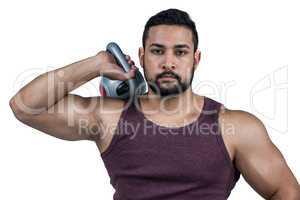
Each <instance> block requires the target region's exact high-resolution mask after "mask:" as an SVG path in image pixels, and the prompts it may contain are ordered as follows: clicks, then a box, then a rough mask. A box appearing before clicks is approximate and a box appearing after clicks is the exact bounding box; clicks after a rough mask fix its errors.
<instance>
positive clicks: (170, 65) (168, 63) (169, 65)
mask: <svg viewBox="0 0 300 200" xmlns="http://www.w3.org/2000/svg"><path fill="white" fill-rule="evenodd" d="M173 61H174V58H173V55H172V54H171V53H166V54H165V59H164V62H163V64H162V69H163V70H175V68H176V67H175V64H174V62H173Z"/></svg>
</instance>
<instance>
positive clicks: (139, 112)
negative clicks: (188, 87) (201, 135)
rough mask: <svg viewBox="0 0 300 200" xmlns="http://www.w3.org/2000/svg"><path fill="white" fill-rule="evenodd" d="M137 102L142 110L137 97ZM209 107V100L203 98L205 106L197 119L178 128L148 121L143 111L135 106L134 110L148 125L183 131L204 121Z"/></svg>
mask: <svg viewBox="0 0 300 200" xmlns="http://www.w3.org/2000/svg"><path fill="white" fill-rule="evenodd" d="M137 102H138V106H139V107H140V108H141V102H140V99H139V97H137ZM207 106H208V99H207V97H206V96H203V106H202V109H201V112H200V113H199V114H198V116H197V118H196V119H195V120H194V121H192V122H190V123H188V124H186V125H184V126H177V127H167V126H164V125H160V124H157V123H156V122H154V121H152V120H150V119H148V118H147V117H146V116H145V115H144V113H143V112H142V111H140V110H139V109H137V108H136V106H135V105H134V108H135V110H136V111H137V113H138V114H139V115H140V116H141V118H142V119H143V120H146V122H147V123H149V124H150V125H153V126H154V127H157V128H161V129H170V130H181V129H184V128H188V127H190V126H192V125H194V124H195V123H197V122H200V121H202V120H203V118H204V116H205V115H204V113H205V111H206V109H207Z"/></svg>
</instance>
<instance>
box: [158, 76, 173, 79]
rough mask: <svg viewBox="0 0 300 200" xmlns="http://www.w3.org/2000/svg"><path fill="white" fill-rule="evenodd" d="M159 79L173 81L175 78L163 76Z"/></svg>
mask: <svg viewBox="0 0 300 200" xmlns="http://www.w3.org/2000/svg"><path fill="white" fill-rule="evenodd" d="M161 79H175V78H174V77H172V76H163V77H161Z"/></svg>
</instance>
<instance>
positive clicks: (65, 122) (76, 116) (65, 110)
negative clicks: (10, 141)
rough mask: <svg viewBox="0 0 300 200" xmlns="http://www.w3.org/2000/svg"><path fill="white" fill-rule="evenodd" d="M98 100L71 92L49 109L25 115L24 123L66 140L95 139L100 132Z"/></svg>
mask: <svg viewBox="0 0 300 200" xmlns="http://www.w3.org/2000/svg"><path fill="white" fill-rule="evenodd" d="M95 101H97V100H95V99H92V97H89V98H84V97H81V96H78V95H72V94H69V95H67V96H66V97H64V98H63V99H61V100H60V101H58V102H57V103H56V104H55V105H53V106H52V107H50V108H49V109H48V110H46V111H44V112H42V113H40V114H37V115H30V116H27V117H25V119H24V121H23V122H24V123H25V124H27V125H29V126H31V127H32V128H35V129H37V130H40V131H42V132H44V133H47V134H49V135H51V136H54V137H57V138H60V139H64V140H70V141H72V140H94V139H95V138H97V137H98V135H99V134H100V129H99V125H98V120H97V118H96V115H95V114H94V113H95V109H96V107H95V106H97V105H96V104H95V103H93V102H95ZM96 103H97V102H96Z"/></svg>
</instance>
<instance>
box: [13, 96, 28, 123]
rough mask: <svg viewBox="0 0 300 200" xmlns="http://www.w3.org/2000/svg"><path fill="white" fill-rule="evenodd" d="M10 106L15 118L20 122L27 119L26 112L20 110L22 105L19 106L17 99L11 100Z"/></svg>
mask: <svg viewBox="0 0 300 200" xmlns="http://www.w3.org/2000/svg"><path fill="white" fill-rule="evenodd" d="M9 106H10V109H11V110H12V112H13V114H14V116H15V117H16V118H17V119H18V120H19V121H24V120H25V118H26V114H25V112H24V111H23V110H22V109H21V108H20V105H18V104H17V101H16V97H12V98H11V99H10V100H9Z"/></svg>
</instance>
